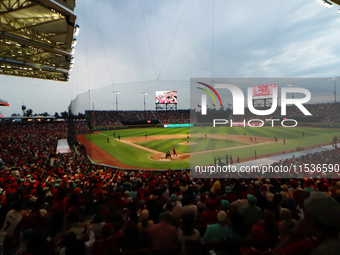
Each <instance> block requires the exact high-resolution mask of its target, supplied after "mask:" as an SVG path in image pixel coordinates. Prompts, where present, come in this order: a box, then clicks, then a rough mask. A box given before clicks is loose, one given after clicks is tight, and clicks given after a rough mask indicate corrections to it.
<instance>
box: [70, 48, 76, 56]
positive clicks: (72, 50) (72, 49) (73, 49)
mask: <svg viewBox="0 0 340 255" xmlns="http://www.w3.org/2000/svg"><path fill="white" fill-rule="evenodd" d="M75 51H76V49H75V48H74V47H72V48H71V52H70V53H71V54H72V55H73V54H74V52H75Z"/></svg>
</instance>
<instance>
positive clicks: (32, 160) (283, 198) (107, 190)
mask: <svg viewBox="0 0 340 255" xmlns="http://www.w3.org/2000/svg"><path fill="white" fill-rule="evenodd" d="M323 106H326V105H323ZM329 107H331V106H329ZM321 108H322V109H328V106H326V107H321ZM322 109H321V110H320V109H319V108H318V111H319V112H320V115H321V114H323V116H325V117H329V116H327V114H328V113H331V111H328V110H327V111H326V110H325V111H324V110H322ZM322 111H324V112H322ZM150 113H152V114H154V112H146V113H141V112H138V114H150ZM178 113H180V111H178V112H177V113H176V112H174V113H171V114H172V115H171V116H168V115H166V116H165V117H164V118H167V119H169V118H171V119H172V120H173V121H174V122H175V123H179V122H180V121H183V120H184V121H188V122H190V121H189V117H188V114H187V113H185V112H183V114H178ZM107 114H109V115H110V114H114V113H113V112H104V111H103V114H101V113H99V112H97V113H96V115H95V116H97V117H100V118H102V121H106V120H105V116H104V117H102V116H100V115H107ZM118 114H122V117H124V118H125V119H126V118H129V117H131V116H133V115H134V114H137V113H136V112H133V111H128V112H126V115H124V113H123V112H119V113H118ZM157 114H160V115H161V114H162V113H161V112H159V113H157ZM165 114H169V113H165ZM177 114H178V116H176V115H177ZM109 115H108V116H107V117H110V116H109ZM131 118H132V117H131ZM176 118H178V119H176ZM183 118H184V119H183ZM96 121H97V119H96ZM89 123H91V121H89V122H88V121H81V120H79V121H75V122H74V123H73V124H74V125H73V127H76V129H77V130H78V132H79V133H80V132H81V133H83V132H90V127H89V126H88V124H89ZM105 124H106V123H105ZM105 126H106V125H105ZM68 128H69V123H67V122H34V123H28V122H27V123H26V122H24V123H15V122H10V121H9V122H5V121H2V122H0V132H1V134H2V135H1V137H0V164H1V172H0V187H1V208H0V219H1V226H2V228H1V233H0V237H1V239H0V243H1V246H0V247H1V248H0V249H1V250H2V251H3V254H71V253H74V254H94V255H97V254H211V250H213V251H215V252H216V253H220V254H338V251H339V248H340V247H339V246H340V242H339V230H340V217H339V215H340V204H339V202H340V181H339V179H325V178H319V177H314V178H310V179H302V178H301V179H280V178H273V179H265V178H257V179H239V178H233V179H190V172H189V171H187V170H182V171H171V169H169V171H165V172H152V171H148V170H139V171H126V170H124V169H116V168H110V167H103V166H100V165H96V164H92V163H91V162H90V161H89V159H88V158H87V155H86V151H85V148H84V147H83V146H81V145H79V144H77V143H72V146H71V147H72V153H67V154H56V147H57V142H58V140H59V139H66V138H67V137H68V135H69V130H68ZM78 132H77V133H78ZM313 158H315V159H318V160H326V161H327V163H328V164H334V165H335V164H339V162H340V149H339V148H336V147H335V148H332V149H330V150H327V151H321V152H317V153H315V154H309V155H308V157H301V158H295V159H294V163H295V164H297V165H299V164H303V163H304V162H309V161H310V160H311V159H313ZM290 161H291V159H286V160H283V163H289V162H290ZM280 163H282V162H280ZM274 164H275V163H274Z"/></svg>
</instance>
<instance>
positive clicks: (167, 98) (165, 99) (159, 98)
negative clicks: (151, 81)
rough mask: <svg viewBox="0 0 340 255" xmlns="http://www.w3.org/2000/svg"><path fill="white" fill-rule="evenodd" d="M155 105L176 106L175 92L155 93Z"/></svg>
mask: <svg viewBox="0 0 340 255" xmlns="http://www.w3.org/2000/svg"><path fill="white" fill-rule="evenodd" d="M156 104H177V91H156Z"/></svg>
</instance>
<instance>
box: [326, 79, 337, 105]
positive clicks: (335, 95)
mask: <svg viewBox="0 0 340 255" xmlns="http://www.w3.org/2000/svg"><path fill="white" fill-rule="evenodd" d="M337 79H338V77H331V78H329V79H328V80H330V81H334V103H335V104H336V80H337Z"/></svg>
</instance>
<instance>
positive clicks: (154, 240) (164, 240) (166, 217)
mask: <svg viewBox="0 0 340 255" xmlns="http://www.w3.org/2000/svg"><path fill="white" fill-rule="evenodd" d="M172 217H173V216H172V215H171V213H169V212H164V213H162V214H161V215H160V217H159V219H160V222H159V223H158V224H156V225H153V226H152V227H151V229H150V232H149V241H150V245H151V248H154V249H163V248H167V247H174V246H179V241H178V236H177V229H176V228H175V227H174V226H173V225H172Z"/></svg>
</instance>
